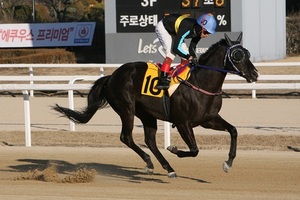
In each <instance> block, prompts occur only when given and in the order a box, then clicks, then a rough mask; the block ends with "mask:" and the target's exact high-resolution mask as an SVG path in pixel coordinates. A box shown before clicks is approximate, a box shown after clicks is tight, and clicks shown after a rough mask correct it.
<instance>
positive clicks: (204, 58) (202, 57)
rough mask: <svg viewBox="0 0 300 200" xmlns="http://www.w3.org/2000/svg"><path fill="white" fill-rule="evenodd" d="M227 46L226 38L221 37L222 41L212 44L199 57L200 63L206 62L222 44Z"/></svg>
mask: <svg viewBox="0 0 300 200" xmlns="http://www.w3.org/2000/svg"><path fill="white" fill-rule="evenodd" d="M224 45H225V46H226V40H225V39H221V40H220V41H218V42H216V43H215V44H213V45H211V46H210V47H209V48H208V50H207V51H206V52H205V53H204V54H202V55H200V57H199V64H202V65H203V64H205V63H206V62H207V60H208V58H209V57H210V56H211V55H212V54H213V53H214V52H215V51H216V50H217V49H218V48H219V47H220V46H224Z"/></svg>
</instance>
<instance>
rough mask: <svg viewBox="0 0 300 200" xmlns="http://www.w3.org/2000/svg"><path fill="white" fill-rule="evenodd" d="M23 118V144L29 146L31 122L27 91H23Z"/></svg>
mask: <svg viewBox="0 0 300 200" xmlns="http://www.w3.org/2000/svg"><path fill="white" fill-rule="evenodd" d="M23 100H24V119H25V146H26V147H31V122H30V102H29V95H28V91H27V90H24V91H23Z"/></svg>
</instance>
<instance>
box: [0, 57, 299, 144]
mask: <svg viewBox="0 0 300 200" xmlns="http://www.w3.org/2000/svg"><path fill="white" fill-rule="evenodd" d="M254 65H255V66H282V67H284V66H300V62H280V63H254ZM119 66H121V64H0V68H28V69H29V75H28V76H0V91H22V93H23V99H24V115H25V122H24V125H25V146H31V120H30V101H29V96H32V95H33V91H35V90H36V91H38V90H43V91H46V90H49V91H53V90H65V91H68V100H69V108H70V109H74V94H73V91H74V90H89V89H90V88H91V86H92V84H91V83H82V81H95V80H97V79H98V78H100V77H102V76H104V75H105V74H104V68H117V67H119ZM45 67H49V68H50V67H51V68H62V67H64V68H78V67H79V68H91V67H92V68H99V72H100V73H99V75H98V76H87V75H78V76H34V73H33V72H34V71H33V69H34V68H45ZM36 81H39V82H46V81H47V83H43V84H40V83H39V84H35V83H34V82H36ZM79 81H80V83H78V82H79ZM226 81H243V82H242V83H226ZM259 81H272V82H271V83H267V82H264V83H259ZM259 81H258V83H251V84H249V83H246V82H245V80H244V79H243V78H241V77H239V76H236V75H227V76H226V80H225V83H224V85H223V87H222V89H223V90H252V98H256V90H293V91H296V92H300V75H260V77H259ZM274 81H275V82H274ZM276 81H278V82H276ZM282 81H293V82H289V83H282ZM2 82H5V83H2ZM9 82H12V83H9ZM16 82H17V83H16ZM24 82H29V83H24ZM48 82H62V83H59V84H57V83H48ZM63 82H68V83H63ZM28 91H30V92H28ZM70 130H71V131H75V124H74V123H73V122H71V121H70ZM164 135H165V138H164V140H165V148H166V147H167V146H169V145H170V124H169V122H164Z"/></svg>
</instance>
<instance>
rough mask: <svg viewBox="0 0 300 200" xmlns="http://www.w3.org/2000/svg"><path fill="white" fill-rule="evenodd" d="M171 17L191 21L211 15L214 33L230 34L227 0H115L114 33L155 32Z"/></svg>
mask: <svg viewBox="0 0 300 200" xmlns="http://www.w3.org/2000/svg"><path fill="white" fill-rule="evenodd" d="M171 13H178V14H189V15H190V16H191V17H192V18H198V17H199V16H201V15H202V14H204V13H212V14H213V15H214V16H215V18H216V20H217V29H216V31H217V32H230V31H231V15H230V0H116V30H117V33H130V32H141V33H143V32H144V33H146V32H154V30H155V26H156V24H157V23H158V21H159V20H161V19H162V18H163V16H165V15H168V14H171Z"/></svg>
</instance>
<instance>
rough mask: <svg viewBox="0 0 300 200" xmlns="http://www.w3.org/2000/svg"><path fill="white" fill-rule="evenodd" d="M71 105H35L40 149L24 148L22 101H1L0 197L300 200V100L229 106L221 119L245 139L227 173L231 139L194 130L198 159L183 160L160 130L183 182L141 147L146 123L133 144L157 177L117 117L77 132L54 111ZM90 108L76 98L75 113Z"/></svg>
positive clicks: (42, 101)
mask: <svg viewBox="0 0 300 200" xmlns="http://www.w3.org/2000/svg"><path fill="white" fill-rule="evenodd" d="M66 102H67V100H66V99H65V98H32V99H31V111H32V113H31V115H32V129H33V133H32V145H33V146H32V147H24V124H23V112H22V109H23V108H22V99H21V98H1V105H0V110H1V111H2V113H1V122H0V130H1V134H0V141H1V144H0V199H3V200H17V199H22V200H31V199H43V200H44V199H47V200H48V199H55V200H59V199H61V200H66V199H70V200H71V199H72V200H77V199H78V200H79V199H80V200H82V199H84V200H91V199H216V200H221V199H233V200H234V199H237V200H240V199H249V200H250V199H251V200H252V199H270V200H275V199H278V200H279V199H280V200H281V199H300V153H299V152H297V151H299V147H300V136H299V130H300V127H299V120H300V113H299V110H298V108H299V100H298V99H290V100H287V99H281V100H280V99H277V100H276V99H273V100H268V99H257V100H254V99H227V100H225V101H224V105H223V108H222V111H221V114H222V116H223V117H224V118H225V119H227V120H229V121H230V122H232V123H233V124H234V125H236V126H237V128H238V131H239V133H240V136H239V138H238V151H237V158H236V159H235V162H234V166H233V168H232V169H231V170H230V172H229V173H225V172H223V170H222V163H223V161H224V160H226V159H227V154H228V149H229V140H228V139H229V135H228V134H227V133H225V134H224V133H218V132H213V133H214V134H213V133H212V132H211V131H209V130H206V129H205V131H204V130H203V129H200V128H196V130H195V133H196V137H197V142H198V145H199V147H200V148H201V150H200V153H199V155H198V156H197V157H196V158H177V157H176V156H174V155H173V154H171V153H170V152H168V151H167V150H164V149H163V134H162V125H161V124H159V133H158V135H157V136H158V139H157V140H158V146H159V147H160V149H161V151H162V153H163V155H164V156H165V157H166V159H167V160H168V161H169V163H170V164H171V166H172V167H173V168H174V169H175V171H176V173H177V175H178V178H176V179H170V178H168V177H167V173H166V171H165V170H163V169H162V167H161V166H160V165H159V164H158V162H157V160H156V159H155V158H154V156H153V154H152V153H150V152H149V150H148V149H147V148H146V147H145V146H144V142H143V135H142V133H141V131H142V128H141V126H140V124H139V122H136V126H135V131H134V137H135V138H136V142H137V144H139V145H140V146H141V147H142V148H143V149H144V150H145V151H146V152H148V153H149V155H150V156H151V157H152V161H153V163H154V166H155V170H154V174H153V175H147V174H146V173H145V172H144V169H143V168H144V167H145V163H144V162H143V161H142V160H141V159H140V158H139V157H138V156H137V155H136V154H135V153H134V152H133V151H132V150H130V149H128V148H127V147H125V146H124V145H123V144H121V143H120V141H119V134H118V133H119V131H120V122H119V119H118V118H117V115H116V114H115V113H114V112H113V111H109V109H105V110H102V111H98V113H97V115H96V116H95V117H94V119H93V120H92V121H91V123H89V124H87V125H77V126H76V129H77V130H79V131H78V132H70V131H67V129H68V123H67V121H66V119H64V118H59V117H57V116H56V115H55V114H54V113H53V112H52V111H51V110H50V109H49V106H50V105H53V104H54V103H59V104H61V105H66ZM7 105H10V106H7ZM83 105H85V99H76V107H78V108H80V107H82V106H83ZM296 108H297V109H296ZM16 113H18V114H16ZM103 116H105V117H103ZM97 131H98V132H97ZM99 132H100V133H99ZM171 134H172V137H171V138H172V139H171V143H172V144H174V145H178V146H179V147H180V148H186V146H185V145H184V144H183V143H182V140H181V139H180V138H179V137H178V134H176V131H174V130H173V129H172V133H171ZM289 145H290V146H291V150H289V149H288V148H287V147H288V146H289Z"/></svg>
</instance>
